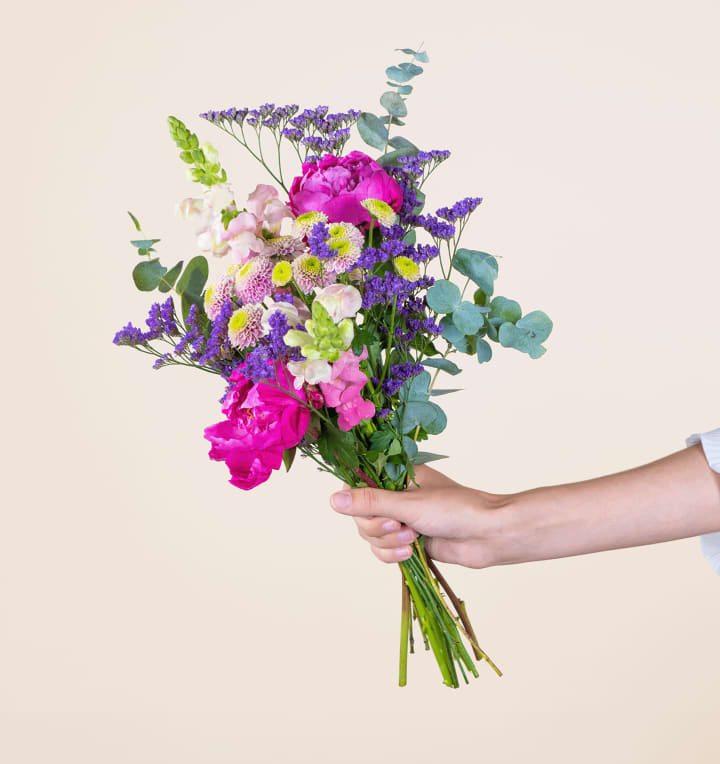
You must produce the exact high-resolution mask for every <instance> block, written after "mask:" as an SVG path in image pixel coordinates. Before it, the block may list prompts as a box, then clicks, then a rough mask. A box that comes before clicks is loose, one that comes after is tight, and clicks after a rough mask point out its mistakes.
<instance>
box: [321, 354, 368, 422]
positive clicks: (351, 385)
mask: <svg viewBox="0 0 720 764" xmlns="http://www.w3.org/2000/svg"><path fill="white" fill-rule="evenodd" d="M366 358H367V348H365V347H363V352H362V354H361V355H359V356H357V355H355V353H353V351H352V350H345V351H344V352H343V353H340V358H339V359H338V360H337V361H335V363H333V365H332V377H331V379H330V381H329V382H320V390H321V391H322V394H323V396H324V398H325V405H326V406H332V407H333V408H334V409H335V410H336V411H337V413H338V427H339V428H340V429H341V430H351V429H352V428H353V427H355V425H356V424H358V422H361V421H362V420H363V419H370V417H372V416H374V415H375V406H374V405H373V404H372V403H371V402H370V401H366V400H365V399H364V398H363V397H362V395H361V393H362V389H363V387H365V384H366V383H367V381H368V378H367V377H366V376H365V374H364V373H363V372H362V371H360V361H364V360H365V359H366Z"/></svg>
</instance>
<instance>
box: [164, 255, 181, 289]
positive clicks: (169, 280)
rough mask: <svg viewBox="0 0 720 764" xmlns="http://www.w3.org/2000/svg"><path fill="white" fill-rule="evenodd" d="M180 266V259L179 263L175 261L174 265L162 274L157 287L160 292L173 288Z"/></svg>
mask: <svg viewBox="0 0 720 764" xmlns="http://www.w3.org/2000/svg"><path fill="white" fill-rule="evenodd" d="M182 266H183V261H182V260H181V261H180V262H179V263H175V265H173V267H172V268H171V269H170V270H169V271H168V272H167V273H166V274H165V275H164V276H161V277H160V283H159V284H158V289H159V290H160V291H161V292H169V291H170V290H171V289H172V288H173V286H174V284H175V281H176V280H177V277H178V276H179V275H180V271H181V270H182Z"/></svg>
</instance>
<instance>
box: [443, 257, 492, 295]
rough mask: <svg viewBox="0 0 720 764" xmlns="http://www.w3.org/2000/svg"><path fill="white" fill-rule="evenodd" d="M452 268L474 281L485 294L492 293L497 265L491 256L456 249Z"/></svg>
mask: <svg viewBox="0 0 720 764" xmlns="http://www.w3.org/2000/svg"><path fill="white" fill-rule="evenodd" d="M453 268H455V270H456V271H458V272H459V273H462V275H463V276H467V277H468V278H469V279H471V280H472V281H474V282H475V283H476V284H477V285H478V286H479V287H480V289H482V290H483V292H485V294H487V295H491V294H492V293H493V290H494V288H495V287H494V282H495V279H496V278H497V275H498V264H497V260H496V259H495V258H494V257H493V256H492V255H489V254H488V253H487V252H476V251H475V250H472V249H458V251H457V252H456V253H455V258H454V259H453Z"/></svg>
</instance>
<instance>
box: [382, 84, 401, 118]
mask: <svg viewBox="0 0 720 764" xmlns="http://www.w3.org/2000/svg"><path fill="white" fill-rule="evenodd" d="M380 104H381V105H382V106H383V108H384V109H385V110H386V111H387V113H388V114H390V116H392V117H406V116H407V113H408V111H407V106H406V105H405V101H404V99H403V98H402V96H400V95H398V93H395V92H393V91H392V90H388V91H387V92H385V93H383V94H382V95H381V96H380Z"/></svg>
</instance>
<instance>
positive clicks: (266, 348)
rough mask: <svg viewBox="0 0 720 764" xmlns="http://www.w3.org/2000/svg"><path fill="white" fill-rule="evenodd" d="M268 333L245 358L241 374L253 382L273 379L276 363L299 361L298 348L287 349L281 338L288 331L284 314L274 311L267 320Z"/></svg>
mask: <svg viewBox="0 0 720 764" xmlns="http://www.w3.org/2000/svg"><path fill="white" fill-rule="evenodd" d="M268 323H269V325H270V331H269V333H268V334H267V336H266V337H263V338H262V339H261V340H260V342H259V343H258V345H257V347H255V348H254V349H253V350H251V351H250V352H249V353H248V354H247V356H246V358H245V368H244V370H243V374H245V376H246V377H248V379H251V380H252V381H253V382H260V381H261V380H263V379H274V378H275V368H276V362H277V361H299V360H300V348H291V347H288V346H287V345H286V344H285V342H284V341H283V338H284V337H285V335H286V334H287V332H288V330H289V329H290V327H289V325H288V322H287V317H286V316H285V314H284V313H283V312H282V311H280V310H276V311H275V312H274V313H273V314H272V315H271V316H270V318H269V319H268Z"/></svg>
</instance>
